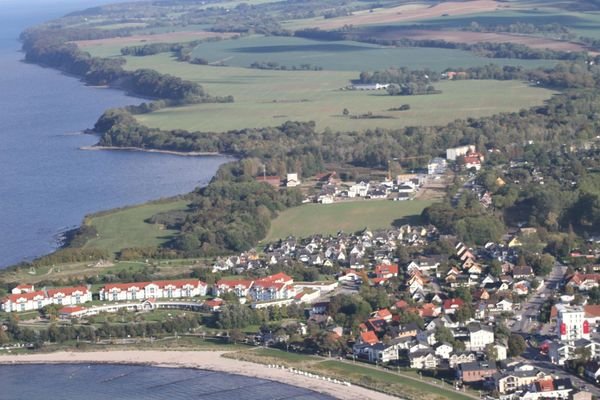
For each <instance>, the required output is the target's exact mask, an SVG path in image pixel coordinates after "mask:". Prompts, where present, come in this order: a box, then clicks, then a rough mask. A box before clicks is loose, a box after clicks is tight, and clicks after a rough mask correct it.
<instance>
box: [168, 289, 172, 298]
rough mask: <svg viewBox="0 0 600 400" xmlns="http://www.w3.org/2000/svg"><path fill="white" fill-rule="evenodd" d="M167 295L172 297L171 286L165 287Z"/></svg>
mask: <svg viewBox="0 0 600 400" xmlns="http://www.w3.org/2000/svg"><path fill="white" fill-rule="evenodd" d="M167 297H173V289H172V288H168V289H167Z"/></svg>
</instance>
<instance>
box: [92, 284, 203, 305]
mask: <svg viewBox="0 0 600 400" xmlns="http://www.w3.org/2000/svg"><path fill="white" fill-rule="evenodd" d="M206 291H207V285H206V283H204V282H202V281H199V280H195V279H182V280H172V281H156V282H133V283H114V284H107V285H104V287H103V288H102V289H100V300H103V301H138V300H146V299H159V298H184V297H196V296H205V295H206Z"/></svg>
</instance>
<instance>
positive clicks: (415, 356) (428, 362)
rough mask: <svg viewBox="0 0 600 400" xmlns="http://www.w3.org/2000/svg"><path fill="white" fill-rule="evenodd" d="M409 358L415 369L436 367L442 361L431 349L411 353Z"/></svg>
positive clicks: (411, 365)
mask: <svg viewBox="0 0 600 400" xmlns="http://www.w3.org/2000/svg"><path fill="white" fill-rule="evenodd" d="M408 359H409V361H410V367H411V368H413V369H436V368H437V367H438V365H439V363H440V360H439V357H438V356H436V355H435V353H434V352H433V351H432V350H431V349H424V350H417V351H414V352H412V353H409V355H408Z"/></svg>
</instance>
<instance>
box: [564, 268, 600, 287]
mask: <svg viewBox="0 0 600 400" xmlns="http://www.w3.org/2000/svg"><path fill="white" fill-rule="evenodd" d="M599 283H600V274H580V273H579V272H575V274H573V276H571V278H569V281H568V282H567V286H571V287H573V288H575V289H578V290H581V291H587V290H590V289H593V288H595V287H597V286H598V284H599Z"/></svg>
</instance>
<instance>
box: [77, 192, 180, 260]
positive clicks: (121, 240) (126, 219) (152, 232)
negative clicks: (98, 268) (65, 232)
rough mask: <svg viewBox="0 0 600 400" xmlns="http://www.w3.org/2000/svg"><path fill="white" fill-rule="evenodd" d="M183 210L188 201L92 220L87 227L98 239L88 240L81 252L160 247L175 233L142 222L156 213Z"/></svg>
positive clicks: (127, 209)
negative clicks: (83, 250)
mask: <svg viewBox="0 0 600 400" xmlns="http://www.w3.org/2000/svg"><path fill="white" fill-rule="evenodd" d="M186 206H187V201H184V200H178V201H171V202H166V203H150V204H144V205H141V206H136V207H130V208H126V209H123V210H119V211H116V212H111V213H109V214H106V215H102V216H98V217H92V218H91V219H90V224H91V225H92V226H93V227H95V228H96V230H97V237H96V238H94V239H91V240H89V241H88V242H87V243H86V244H85V246H84V248H91V247H94V248H99V249H105V250H108V251H110V252H118V251H119V250H121V249H125V248H130V247H155V246H159V245H161V244H163V243H165V242H166V241H168V240H169V239H171V238H172V237H173V235H174V234H176V231H173V230H167V229H163V228H162V227H161V226H159V225H156V224H149V223H147V222H144V221H145V220H146V219H148V218H150V217H152V216H153V215H155V214H157V213H160V212H165V211H170V210H184V209H185V208H186Z"/></svg>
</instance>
